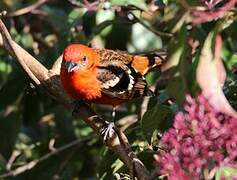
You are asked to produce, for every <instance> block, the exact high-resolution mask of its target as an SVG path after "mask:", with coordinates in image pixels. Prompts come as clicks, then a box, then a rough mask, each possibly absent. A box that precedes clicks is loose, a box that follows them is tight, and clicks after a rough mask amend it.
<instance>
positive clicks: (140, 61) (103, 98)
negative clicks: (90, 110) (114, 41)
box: [60, 44, 161, 106]
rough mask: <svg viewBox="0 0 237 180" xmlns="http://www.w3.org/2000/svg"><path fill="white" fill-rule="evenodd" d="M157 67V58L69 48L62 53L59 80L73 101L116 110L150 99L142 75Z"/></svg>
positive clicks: (158, 60) (86, 47)
mask: <svg viewBox="0 0 237 180" xmlns="http://www.w3.org/2000/svg"><path fill="white" fill-rule="evenodd" d="M160 64H161V59H160V58H158V57H157V58H154V57H152V58H148V57H145V56H138V55H131V54H127V53H124V52H121V51H113V50H108V49H94V48H90V47H88V46H85V45H81V44H72V45H69V46H68V47H67V48H66V49H65V50H64V53H63V61H62V65H61V73H60V78H61V81H62V84H63V87H64V89H65V90H66V92H67V93H68V94H69V95H70V96H71V97H72V98H74V99H76V100H83V101H85V102H89V103H90V102H91V103H100V104H108V105H112V106H116V105H119V104H121V103H123V102H126V101H128V100H130V99H133V98H136V97H140V96H149V95H152V94H153V93H152V91H151V90H150V89H149V88H148V87H147V83H146V80H145V78H144V75H145V74H146V73H147V72H148V71H149V70H150V69H151V68H153V67H154V66H156V65H160Z"/></svg>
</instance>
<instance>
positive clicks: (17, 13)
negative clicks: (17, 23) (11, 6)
mask: <svg viewBox="0 0 237 180" xmlns="http://www.w3.org/2000/svg"><path fill="white" fill-rule="evenodd" d="M48 1H49V0H39V1H37V2H36V3H34V4H31V5H29V6H27V7H24V8H22V9H19V10H16V11H14V12H10V13H9V14H7V15H6V16H7V17H15V16H21V15H24V14H27V13H30V12H32V11H33V10H35V9H37V8H39V7H40V6H42V5H43V4H45V3H46V2H48Z"/></svg>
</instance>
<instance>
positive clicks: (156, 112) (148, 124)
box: [142, 105, 172, 143]
mask: <svg viewBox="0 0 237 180" xmlns="http://www.w3.org/2000/svg"><path fill="white" fill-rule="evenodd" d="M171 115H172V111H171V109H170V107H169V106H167V105H158V106H155V107H154V108H152V109H151V110H148V111H147V112H146V113H145V114H144V116H143V118H142V131H143V134H144V136H145V138H146V140H147V141H148V142H149V143H151V137H152V135H153V132H154V131H155V130H157V129H158V130H164V129H165V126H166V124H167V123H165V121H167V119H168V118H169V117H171ZM167 122H168V121H167Z"/></svg>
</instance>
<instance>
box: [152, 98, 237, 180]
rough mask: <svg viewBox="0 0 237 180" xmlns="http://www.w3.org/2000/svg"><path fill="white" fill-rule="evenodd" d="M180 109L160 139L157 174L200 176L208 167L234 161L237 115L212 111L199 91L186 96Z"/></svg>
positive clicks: (189, 177) (192, 177) (215, 167)
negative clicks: (171, 126) (194, 95)
mask: <svg viewBox="0 0 237 180" xmlns="http://www.w3.org/2000/svg"><path fill="white" fill-rule="evenodd" d="M184 109H185V112H179V113H177V114H176V116H175V119H174V127H173V128H170V129H169V130H168V131H167V132H166V133H164V135H163V137H162V139H161V145H162V147H163V148H164V149H165V151H160V152H159V153H158V154H157V155H155V160H156V164H157V167H158V170H159V174H161V175H166V176H168V179H170V180H176V179H182V180H185V179H187V180H188V179H203V178H204V176H205V173H207V172H209V173H210V172H211V170H215V169H217V168H218V167H220V166H223V165H234V164H236V161H237V119H234V118H232V117H230V116H227V115H224V114H222V113H219V112H217V111H215V110H214V109H213V108H212V107H211V105H210V104H209V103H208V101H207V100H206V99H205V98H204V97H203V96H202V95H199V96H198V97H197V99H196V100H195V99H192V98H191V97H190V96H187V98H186V104H185V106H184Z"/></svg>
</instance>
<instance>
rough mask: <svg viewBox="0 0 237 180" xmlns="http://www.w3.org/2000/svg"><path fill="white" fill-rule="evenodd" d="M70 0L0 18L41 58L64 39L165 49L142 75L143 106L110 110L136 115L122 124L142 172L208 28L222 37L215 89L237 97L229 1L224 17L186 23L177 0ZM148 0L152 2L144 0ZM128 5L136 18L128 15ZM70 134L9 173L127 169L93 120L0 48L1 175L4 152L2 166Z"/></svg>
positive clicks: (27, 0) (26, 1)
mask: <svg viewBox="0 0 237 180" xmlns="http://www.w3.org/2000/svg"><path fill="white" fill-rule="evenodd" d="M76 2H78V3H79V4H80V6H82V7H84V8H79V7H76V6H73V5H72V4H70V2H69V0H68V1H67V0H65V1H61V0H54V1H49V2H47V3H45V4H43V5H42V6H40V7H39V8H38V9H37V10H33V11H32V12H28V13H26V14H23V15H19V16H15V17H6V18H5V19H4V22H5V23H6V25H7V28H8V30H9V31H10V33H11V35H12V37H13V39H14V40H15V41H16V42H17V43H19V44H20V45H21V46H22V47H23V48H25V49H27V51H29V52H30V53H31V54H32V55H33V56H35V57H36V58H37V59H39V60H40V61H41V62H42V63H43V64H44V65H45V66H46V67H47V68H50V67H51V66H52V64H53V63H54V61H55V60H56V59H57V57H58V56H59V55H60V54H61V53H62V52H63V49H64V48H65V47H66V46H67V45H68V44H70V43H82V44H87V45H92V46H94V47H98V48H109V49H114V50H123V51H128V52H130V53H138V52H144V53H146V52H150V51H155V50H158V49H167V52H168V57H167V59H166V61H167V64H166V65H165V66H166V68H165V70H164V72H162V73H161V72H160V69H155V70H154V72H151V73H150V74H148V75H147V77H146V79H147V81H148V83H149V85H150V86H153V87H155V88H156V89H155V92H156V96H155V97H152V98H150V99H148V100H147V99H145V101H148V102H147V107H146V105H145V106H144V107H143V106H142V108H145V112H144V116H143V117H141V112H142V111H143V109H142V108H141V104H143V105H144V99H143V98H140V99H136V100H133V101H130V102H127V103H125V104H123V105H122V106H121V107H120V108H119V109H118V113H117V115H116V117H117V119H118V121H119V119H122V118H127V119H129V116H130V115H134V114H137V115H138V118H137V119H138V121H136V123H134V124H132V126H130V127H129V128H128V129H126V130H125V134H126V135H127V136H128V139H129V142H130V144H131V145H132V149H133V150H134V152H135V153H136V154H137V155H138V156H139V158H140V159H141V160H142V161H143V162H144V164H145V165H146V167H147V168H148V170H149V171H150V172H154V170H155V167H154V165H153V162H154V160H153V155H154V154H156V152H157V151H158V150H160V149H159V147H160V145H159V138H160V133H163V132H165V131H166V130H167V129H168V128H169V127H171V126H172V123H173V117H174V114H175V113H176V112H177V111H179V110H182V108H183V107H182V105H183V102H184V100H185V95H186V94H187V93H188V94H191V95H196V94H197V93H198V92H199V90H200V89H199V87H198V84H197V81H196V68H197V66H198V62H199V58H200V54H201V48H202V47H203V43H204V41H205V39H206V38H207V36H208V34H209V32H213V31H214V30H216V29H218V28H219V29H220V30H219V31H220V34H221V36H222V39H223V48H222V55H221V56H222V59H223V60H224V64H225V67H226V70H227V82H226V83H225V86H224V88H223V89H224V93H225V94H226V96H227V98H228V100H229V102H230V103H231V104H232V105H233V107H234V108H236V107H237V103H236V100H237V85H236V81H237V76H236V73H237V71H236V67H237V66H236V63H237V55H236V51H237V31H236V29H237V23H236V9H234V10H233V17H232V16H230V18H232V19H231V20H230V22H227V20H226V19H225V18H222V19H219V20H217V21H213V22H209V23H203V24H198V25H194V24H192V22H191V20H190V19H189V18H191V17H190V14H189V16H187V15H188V14H187V9H185V8H184V7H183V5H182V3H181V4H179V3H178V1H172V0H168V1H162V0H157V1H145V0H111V1H110V2H106V3H99V2H100V1H97V2H98V5H92V6H90V5H86V4H83V3H82V2H83V1H79V0H76ZM89 2H92V1H89ZM93 2H94V1H93ZM182 2H183V1H182ZM185 2H186V1H185ZM33 3H35V1H33V0H19V1H17V0H2V1H1V2H0V9H1V10H4V9H5V10H7V11H8V12H9V13H10V12H14V11H15V10H18V9H21V8H24V7H26V6H27V5H31V4H33ZM187 3H189V5H190V6H200V4H201V3H200V2H199V1H197V2H195V3H194V1H187ZM155 7H156V8H158V10H157V11H153V10H152V8H155ZM141 10H144V11H146V12H148V13H146V12H142V11H141ZM129 12H132V13H133V14H134V15H135V16H136V18H137V19H133V18H132V19H131V16H129ZM185 16H187V18H184V17H185ZM225 22H226V23H225ZM142 24H143V25H142ZM144 24H145V26H144ZM220 26H221V27H220ZM159 33H161V35H160V36H159V35H158V34H159ZM162 33H163V34H162ZM196 42H197V43H198V44H195V43H196ZM194 46H196V47H194ZM171 67H172V68H171ZM95 109H96V111H97V112H98V114H100V115H101V116H102V117H105V118H106V119H108V120H110V118H111V107H108V106H100V105H95ZM128 123H129V122H128ZM85 138H86V139H85ZM77 139H79V140H81V141H80V142H79V143H78V144H77V145H73V146H70V147H68V148H66V149H65V150H62V151H60V152H59V153H58V154H55V155H52V156H50V157H48V158H46V159H44V160H42V161H40V162H39V163H38V164H37V165H36V166H35V167H34V168H32V169H30V170H28V171H25V172H23V173H21V174H20V175H18V176H17V177H13V178H11V177H9V179H19V180H21V179H35V180H36V179H45V180H47V179H62V180H64V179H65V180H67V179H113V178H114V179H115V177H117V176H116V174H117V175H120V176H127V175H128V174H129V172H128V171H127V168H126V167H125V166H124V165H123V163H122V162H121V161H120V160H119V159H118V157H117V156H116V155H115V154H113V153H112V152H111V151H109V150H108V149H107V148H106V147H105V146H104V145H103V143H102V141H101V140H100V139H98V137H97V136H95V135H94V133H93V131H92V129H90V128H89V127H88V126H87V125H86V124H85V123H84V122H83V121H82V120H81V119H73V118H72V116H71V112H70V111H68V110H67V109H66V108H65V107H63V106H62V105H60V104H59V103H58V102H56V101H55V100H53V99H52V98H51V97H50V96H49V95H48V94H47V93H46V92H45V91H44V90H43V89H42V88H39V87H35V86H34V85H33V84H31V81H30V79H28V77H27V76H26V74H25V73H24V72H23V70H22V69H21V67H20V65H19V64H17V62H16V61H15V59H14V58H11V57H10V56H9V55H8V54H7V53H6V52H5V51H4V50H2V49H0V177H1V174H4V173H6V172H8V170H7V169H6V168H7V166H6V165H7V163H8V161H9V159H10V157H12V154H13V152H17V153H18V155H17V157H15V159H14V162H13V163H12V166H11V168H10V169H11V170H12V169H16V168H17V167H20V166H22V165H24V164H26V163H27V162H30V161H33V160H38V159H41V158H42V157H43V156H44V155H46V154H48V153H50V152H52V151H53V150H52V149H53V148H56V149H57V148H60V147H62V146H65V145H67V144H69V143H71V142H73V141H75V140H77ZM49 146H50V147H51V149H50V148H49ZM227 169H228V168H227ZM231 171H236V170H235V169H231ZM223 173H224V174H225V173H226V172H225V169H224V168H223V169H222V170H221V171H220V172H219V173H218V174H217V176H218V177H219V176H221V174H223Z"/></svg>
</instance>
